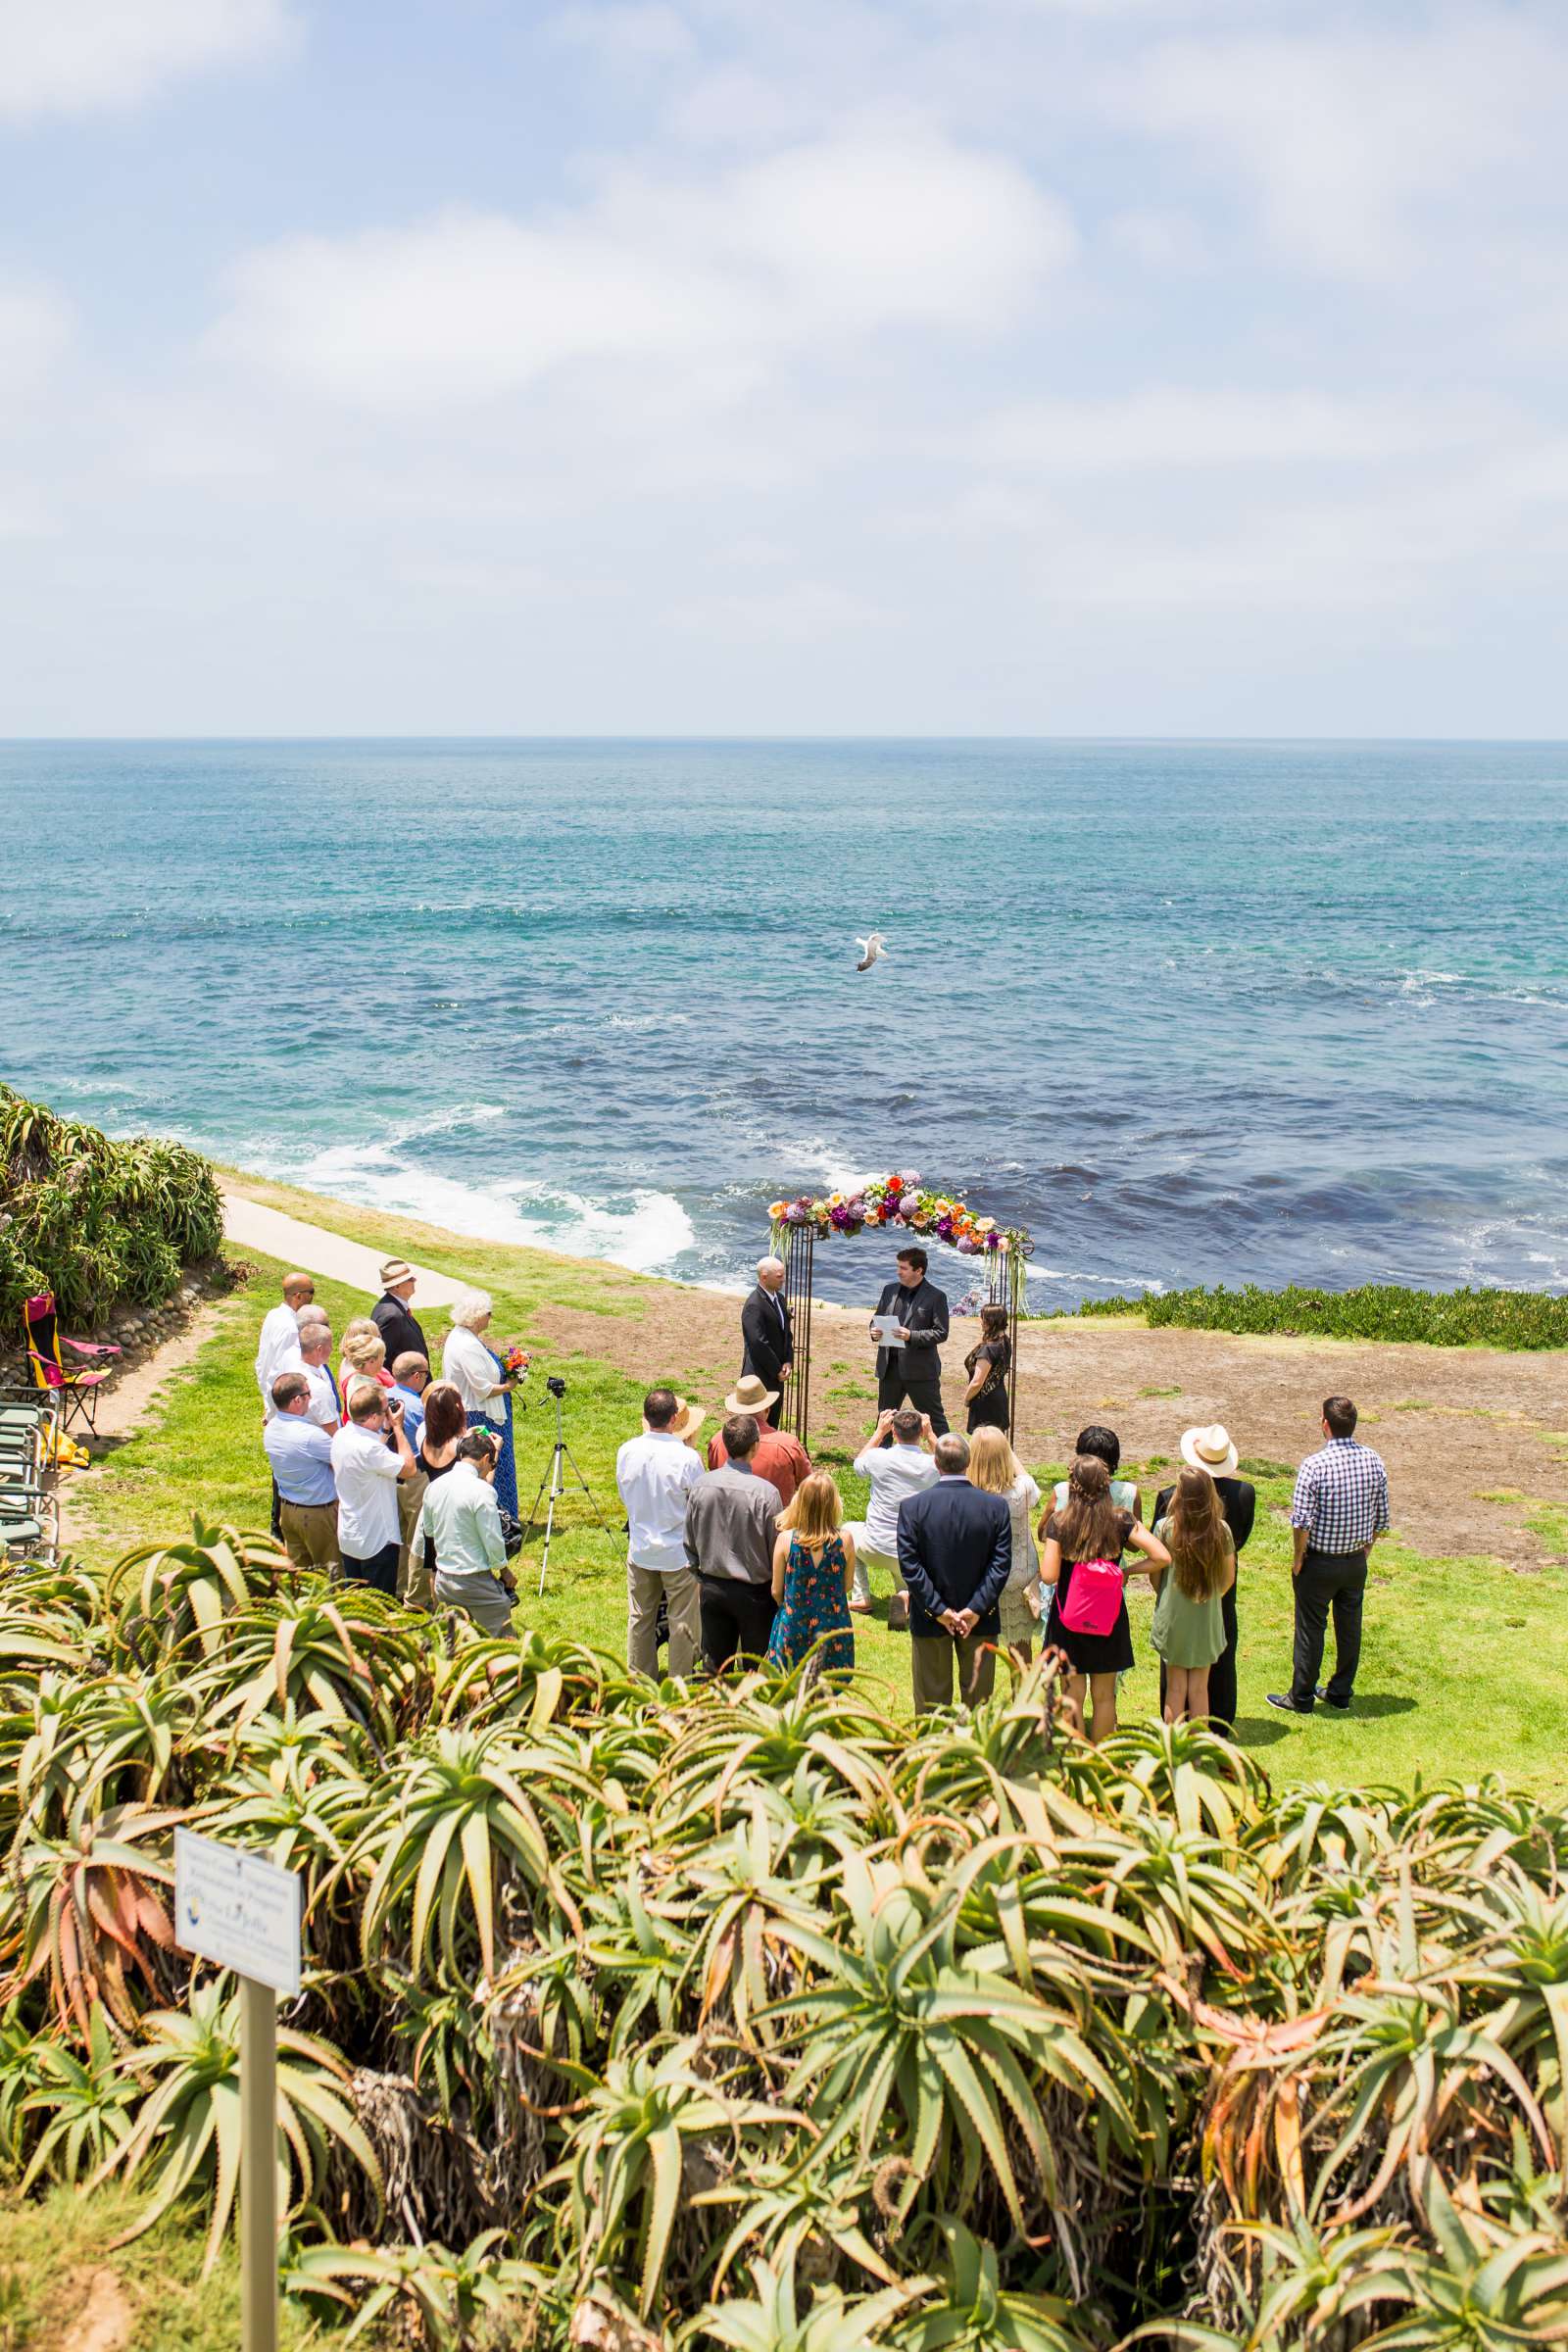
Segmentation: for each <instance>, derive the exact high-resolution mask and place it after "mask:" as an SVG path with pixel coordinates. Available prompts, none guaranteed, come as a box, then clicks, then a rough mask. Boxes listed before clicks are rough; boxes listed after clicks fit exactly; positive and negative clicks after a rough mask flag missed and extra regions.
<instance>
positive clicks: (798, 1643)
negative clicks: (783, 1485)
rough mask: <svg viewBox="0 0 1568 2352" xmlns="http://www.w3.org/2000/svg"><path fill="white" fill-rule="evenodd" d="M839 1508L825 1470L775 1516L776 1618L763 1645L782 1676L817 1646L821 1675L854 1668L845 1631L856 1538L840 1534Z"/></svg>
mask: <svg viewBox="0 0 1568 2352" xmlns="http://www.w3.org/2000/svg"><path fill="white" fill-rule="evenodd" d="M843 1520H844V1505H843V1503H842V1502H841V1501H840V1500H839V1491H838V1489H837V1487H836V1486H835V1485H834V1484H833V1481H832V1480H831V1479H830V1478H829V1477H828V1475H827V1472H826V1471H825V1470H813V1471H812V1473H811V1475H810V1477H809V1478H808V1479H805V1480H803V1482H802V1483H801V1485H800V1486H799V1487H797V1489H796V1491H795V1495H794V1499H793V1500H792V1501H791V1502H790V1504H789V1506H788V1508H787V1509H785V1510H784V1511H782V1512H781V1513H780V1514H779V1522H778V1525H779V1535H778V1541H777V1543H776V1544H774V1546H773V1598H774V1600H775V1601H776V1602H777V1603H778V1615H777V1616H776V1617H775V1618H774V1620H773V1631H772V1634H771V1636H770V1637H769V1640H768V1644H767V1659H768V1664H769V1665H770V1666H776V1667H778V1668H780V1669H781V1670H782V1671H784V1672H786V1673H787V1672H788V1671H789V1670H790V1668H792V1667H795V1666H798V1665H799V1664H800V1663H801V1660H802V1659H803V1658H805V1657H808V1656H809V1654H810V1652H811V1651H812V1650H813V1649H815V1648H816V1647H817V1645H818V1644H819V1643H820V1644H821V1657H822V1666H823V1670H824V1671H825V1672H826V1673H828V1674H848V1673H849V1672H850V1671H851V1670H852V1668H853V1667H854V1664H855V1635H854V1632H853V1631H852V1629H851V1626H850V1600H849V1591H850V1579H851V1577H852V1576H853V1575H854V1573H855V1538H854V1537H853V1536H850V1535H845V1534H843V1533H842V1532H841V1529H842V1526H843Z"/></svg>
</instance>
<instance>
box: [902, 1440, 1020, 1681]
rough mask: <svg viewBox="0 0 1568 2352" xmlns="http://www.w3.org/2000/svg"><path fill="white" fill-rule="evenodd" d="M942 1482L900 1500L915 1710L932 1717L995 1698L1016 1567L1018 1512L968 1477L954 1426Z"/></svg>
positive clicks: (943, 1453) (941, 1443)
mask: <svg viewBox="0 0 1568 2352" xmlns="http://www.w3.org/2000/svg"><path fill="white" fill-rule="evenodd" d="M935 1458H936V1467H937V1479H936V1484H935V1486H931V1487H927V1488H926V1490H925V1492H924V1493H923V1494H920V1495H910V1496H909V1497H908V1499H907V1501H906V1502H903V1503H901V1504H900V1505H899V1567H900V1569H901V1570H902V1572H903V1576H904V1581H905V1584H906V1585H907V1587H908V1592H909V1661H910V1675H911V1678H912V1682H913V1686H914V1711H915V1713H916V1715H927V1714H929V1713H930V1712H931V1710H932V1708H934V1707H946V1706H951V1705H952V1703H953V1676H954V1668H955V1666H956V1668H957V1676H958V1696H959V1698H960V1700H961V1701H962V1703H963V1704H964V1705H965V1706H969V1707H973V1706H978V1705H979V1703H980V1701H981V1700H982V1699H985V1698H989V1697H990V1696H991V1688H992V1684H993V1682H994V1680H995V1677H996V1648H995V1643H996V1642H997V1641H998V1640H999V1638H1000V1636H1001V1632H1002V1625H1001V1619H1000V1617H999V1615H998V1608H997V1604H998V1602H999V1601H1000V1599H1001V1597H1002V1590H1003V1587H1004V1586H1005V1583H1006V1581H1007V1578H1008V1576H1009V1575H1010V1574H1011V1572H1012V1515H1011V1513H1010V1512H1009V1510H1008V1509H1007V1506H1006V1504H1005V1502H1004V1500H1003V1498H1002V1496H1001V1495H982V1494H981V1492H980V1490H979V1489H978V1487H974V1486H971V1484H970V1483H969V1478H968V1475H967V1473H968V1468H969V1441H968V1439H967V1438H960V1437H959V1436H958V1435H957V1433H956V1431H954V1432H945V1433H944V1434H943V1435H942V1436H941V1437H939V1438H938V1439H937V1441H936V1446H935Z"/></svg>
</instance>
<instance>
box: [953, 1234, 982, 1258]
mask: <svg viewBox="0 0 1568 2352" xmlns="http://www.w3.org/2000/svg"><path fill="white" fill-rule="evenodd" d="M977 1247H978V1245H977V1244H976V1243H975V1242H974V1241H972V1240H971V1239H970V1237H969V1235H968V1234H964V1235H962V1236H961V1237H960V1239H959V1241H958V1243H957V1250H958V1255H959V1256H960V1257H973V1256H974V1254H975V1251H976V1249H977Z"/></svg>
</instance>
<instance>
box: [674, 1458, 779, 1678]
mask: <svg viewBox="0 0 1568 2352" xmlns="http://www.w3.org/2000/svg"><path fill="white" fill-rule="evenodd" d="M719 1434H720V1436H721V1437H722V1438H723V1441H724V1451H725V1453H726V1455H727V1456H728V1459H727V1460H726V1462H725V1463H724V1466H723V1468H722V1469H721V1470H706V1471H705V1472H704V1473H703V1475H702V1477H701V1478H700V1479H699V1480H698V1481H697V1484H696V1485H695V1486H694V1487H693V1489H692V1491H691V1493H690V1495H688V1496H687V1498H686V1557H687V1559H688V1560H690V1562H691V1564H692V1569H693V1573H694V1574H695V1576H696V1578H697V1590H698V1594H699V1598H700V1605H701V1609H702V1625H703V1656H704V1658H705V1660H706V1661H707V1665H708V1670H709V1672H710V1673H711V1674H716V1673H717V1672H718V1670H719V1668H720V1667H721V1666H727V1665H728V1663H729V1661H730V1659H731V1658H733V1657H736V1656H737V1655H741V1654H744V1655H745V1656H747V1657H749V1658H760V1657H762V1656H764V1655H765V1654H766V1650H767V1638H768V1636H769V1634H770V1633H771V1632H772V1630H773V1610H774V1602H773V1539H774V1536H775V1534H776V1533H777V1529H778V1489H777V1488H776V1487H775V1486H774V1485H773V1483H772V1481H771V1480H770V1479H766V1478H759V1477H758V1476H757V1473H756V1472H755V1471H754V1470H753V1468H752V1456H753V1455H754V1454H755V1453H756V1451H757V1439H758V1428H757V1423H756V1421H755V1420H754V1419H753V1417H752V1415H751V1414H750V1413H736V1414H733V1415H732V1416H731V1418H730V1419H729V1420H728V1421H726V1422H725V1424H724V1426H723V1429H722V1430H721V1431H720V1433H719Z"/></svg>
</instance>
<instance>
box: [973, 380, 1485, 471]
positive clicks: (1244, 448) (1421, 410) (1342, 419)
mask: <svg viewBox="0 0 1568 2352" xmlns="http://www.w3.org/2000/svg"><path fill="white" fill-rule="evenodd" d="M1498 431H1499V419H1498V417H1497V415H1496V412H1495V409H1488V410H1487V411H1485V412H1482V413H1478V411H1477V409H1476V407H1475V405H1474V404H1473V403H1466V402H1461V401H1447V402H1444V403H1443V404H1441V405H1436V404H1433V405H1422V404H1418V403H1415V402H1410V401H1386V400H1378V399H1361V400H1354V399H1348V398H1346V397H1344V396H1333V395H1329V394H1326V393H1322V392H1314V391H1281V392H1269V391H1261V390H1242V389H1237V388H1231V387H1225V386H1221V387H1219V388H1216V389H1213V390H1203V389H1201V388H1197V387H1190V386H1186V385H1150V386H1148V387H1147V388H1145V389H1143V390H1141V391H1138V392H1132V393H1127V394H1124V395H1122V396H1121V397H1119V398H1114V399H1107V400H1046V401H1032V402H1027V403H1023V404H1020V405H1019V406H1017V407H1014V408H1010V409H1005V410H1002V411H1000V412H998V413H997V414H996V415H995V416H993V417H989V418H987V419H986V420H985V421H984V422H983V423H982V424H981V425H980V426H979V427H978V428H977V429H976V430H975V432H974V433H973V434H972V436H970V438H969V441H968V449H969V451H970V453H971V454H972V455H973V456H974V457H975V458H977V459H979V460H980V461H981V462H982V463H983V464H987V465H990V466H998V467H1001V468H1003V469H1005V470H1018V471H1021V472H1026V473H1050V474H1060V475H1075V474H1116V473H1127V472H1134V471H1138V470H1142V469H1150V468H1152V469H1157V470H1160V471H1166V472H1172V471H1179V470H1186V469H1195V468H1217V469H1219V470H1221V471H1227V472H1228V471H1234V470H1236V469H1238V468H1240V467H1243V466H1301V465H1324V464H1327V465H1374V464H1387V463H1390V462H1396V461H1399V460H1404V459H1411V458H1416V457H1426V456H1430V455H1431V454H1432V453H1433V452H1434V451H1436V450H1443V449H1452V448H1456V447H1462V446H1464V445H1466V444H1474V443H1476V442H1478V441H1485V440H1486V439H1487V438H1489V437H1491V436H1495V435H1496V434H1497V433H1498Z"/></svg>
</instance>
